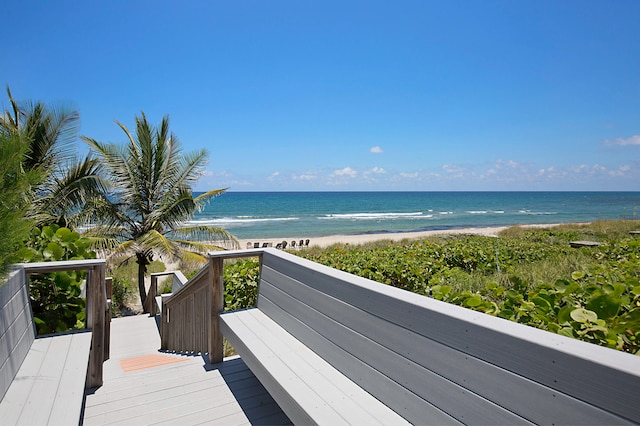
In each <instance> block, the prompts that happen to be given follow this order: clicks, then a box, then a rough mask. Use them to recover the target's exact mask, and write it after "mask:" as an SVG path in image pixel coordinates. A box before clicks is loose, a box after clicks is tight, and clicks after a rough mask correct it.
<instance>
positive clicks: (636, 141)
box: [604, 135, 640, 146]
mask: <svg viewBox="0 0 640 426" xmlns="http://www.w3.org/2000/svg"><path fill="white" fill-rule="evenodd" d="M604 144H605V145H606V146H629V145H640V135H634V136H631V137H628V138H617V139H608V140H606V141H604Z"/></svg>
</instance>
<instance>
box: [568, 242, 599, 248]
mask: <svg viewBox="0 0 640 426" xmlns="http://www.w3.org/2000/svg"><path fill="white" fill-rule="evenodd" d="M569 245H570V246H571V247H573V248H580V247H599V246H603V245H605V244H604V243H600V242H598V241H569Z"/></svg>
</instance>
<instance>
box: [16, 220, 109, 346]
mask: <svg viewBox="0 0 640 426" xmlns="http://www.w3.org/2000/svg"><path fill="white" fill-rule="evenodd" d="M90 244H91V242H90V240H89V239H87V238H82V237H81V236H80V234H79V233H77V232H73V231H71V230H70V229H68V228H60V227H58V226H57V225H51V226H44V227H42V229H40V228H34V229H33V230H32V231H31V236H30V238H29V240H28V241H27V243H26V247H25V248H23V249H22V250H20V252H19V253H18V255H19V256H20V257H21V258H22V259H23V261H27V262H29V261H34V262H43V261H58V260H81V259H95V257H96V254H95V252H93V251H90V249H89V246H90ZM85 275H86V273H85V272H84V271H64V272H55V273H49V274H40V275H38V276H32V277H31V281H30V297H31V308H32V309H33V316H34V321H35V323H36V327H37V329H38V334H46V333H53V332H59V331H67V330H70V329H82V328H85V301H84V299H83V298H82V297H81V292H82V288H81V285H82V281H83V279H84V278H85Z"/></svg>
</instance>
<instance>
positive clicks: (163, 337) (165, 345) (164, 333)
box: [160, 298, 170, 351]
mask: <svg viewBox="0 0 640 426" xmlns="http://www.w3.org/2000/svg"><path fill="white" fill-rule="evenodd" d="M169 335H170V333H169V307H168V306H167V304H166V303H165V300H164V298H163V299H162V309H161V310H160V349H162V350H165V351H166V350H168V349H169Z"/></svg>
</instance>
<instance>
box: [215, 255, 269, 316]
mask: <svg viewBox="0 0 640 426" xmlns="http://www.w3.org/2000/svg"><path fill="white" fill-rule="evenodd" d="M259 279H260V263H259V262H258V260H256V259H246V260H240V261H237V262H234V263H232V264H230V265H227V266H225V268H224V277H223V281H224V289H225V291H224V294H225V300H224V310H225V311H235V310H239V309H245V308H250V307H254V306H256V303H257V297H258V281H259Z"/></svg>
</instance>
